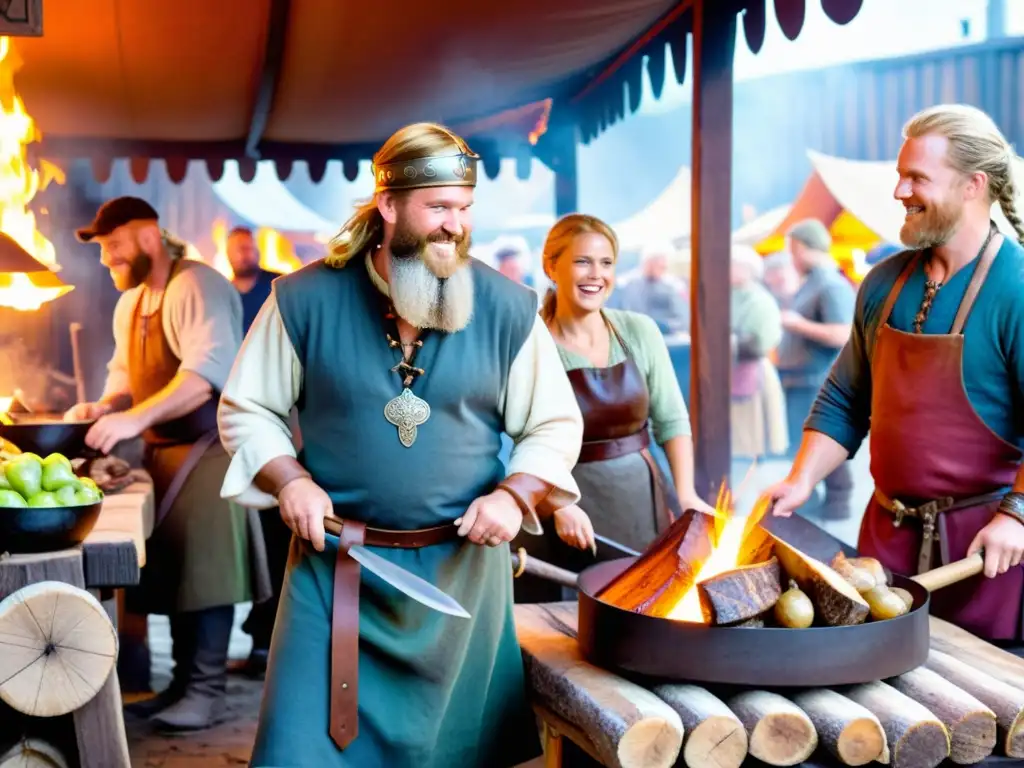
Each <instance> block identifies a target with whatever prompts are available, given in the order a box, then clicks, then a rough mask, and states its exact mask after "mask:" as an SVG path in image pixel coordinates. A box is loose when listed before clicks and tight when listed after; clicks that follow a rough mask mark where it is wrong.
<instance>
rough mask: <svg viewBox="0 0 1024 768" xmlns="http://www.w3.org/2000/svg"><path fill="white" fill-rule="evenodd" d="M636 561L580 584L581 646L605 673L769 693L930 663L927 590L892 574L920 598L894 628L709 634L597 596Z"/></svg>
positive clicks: (605, 567)
mask: <svg viewBox="0 0 1024 768" xmlns="http://www.w3.org/2000/svg"><path fill="white" fill-rule="evenodd" d="M635 559H636V558H632V557H627V558H622V559H618V560H609V561H605V562H603V563H598V564H597V565H594V566H591V567H590V568H588V569H587V570H585V571H583V573H581V574H580V577H579V586H578V590H579V628H578V635H579V644H580V649H581V652H582V653H583V656H584V658H586V659H587V660H588V661H589V662H591V663H592V664H595V665H597V666H599V667H604V668H605V669H615V670H620V671H622V672H626V673H632V674H637V675H644V676H647V677H656V678H662V679H667V680H679V681H692V682H700V683H719V684H724V685H746V686H751V685H753V686H765V687H779V688H787V687H828V686H833V685H850V684H857V683H867V682H870V681H872V680H882V679H885V678H887V677H893V676H895V675H902V674H903V673H905V672H909V671H910V670H912V669H914V668H916V667H919V666H921V665H922V664H924V662H925V660H926V659H927V658H928V640H929V632H928V605H929V594H928V590H926V589H925V588H924V587H922V586H921V585H920V584H918V583H917V582H916V581H912V580H911V579H908V578H904V577H902V576H897V575H895V574H893V577H892V586H894V587H902V588H903V589H905V590H907V591H908V592H910V594H911V595H913V598H914V604H913V607H912V608H911V610H910V611H909V612H907V613H906V614H904V615H903V616H900V617H898V618H895V619H890V620H888V621H879V622H869V623H866V624H859V625H856V626H852V627H810V628H808V629H782V628H767V627H766V628H755V627H708V626H704V625H701V624H692V623H688V622H682V621H674V620H671V619H659V618H655V617H652V616H644V615H642V614H639V613H633V612H631V611H626V610H623V609H621V608H617V607H615V606H613V605H609V604H608V603H604V602H602V601H600V600H598V599H597V598H596V597H595V595H596V594H597V592H598V591H599V590H600V589H601V588H602V587H604V585H605V584H607V583H608V582H609V581H611V580H612V578H614V577H615V576H617V575H618V574H619V573H621V572H622V571H623V570H625V569H626V568H627V567H628V566H629V565H630V564H632V562H633V561H634V560H635Z"/></svg>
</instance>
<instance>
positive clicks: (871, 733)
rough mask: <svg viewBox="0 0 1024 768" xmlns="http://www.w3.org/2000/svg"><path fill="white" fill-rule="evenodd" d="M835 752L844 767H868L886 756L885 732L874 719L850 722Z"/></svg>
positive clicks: (857, 719) (839, 739)
mask: <svg viewBox="0 0 1024 768" xmlns="http://www.w3.org/2000/svg"><path fill="white" fill-rule="evenodd" d="M835 750H836V756H837V757H838V758H839V759H840V760H841V761H842V763H843V765H853V766H857V765H867V764H868V763H871V762H874V761H875V760H878V759H879V758H880V757H882V755H883V754H885V732H884V731H883V730H882V726H881V725H879V723H878V721H877V720H875V719H873V718H867V717H860V718H856V719H854V720H850V721H849V722H848V723H846V725H844V726H843V729H842V730H841V731H840V732H839V735H838V737H837V739H836V746H835Z"/></svg>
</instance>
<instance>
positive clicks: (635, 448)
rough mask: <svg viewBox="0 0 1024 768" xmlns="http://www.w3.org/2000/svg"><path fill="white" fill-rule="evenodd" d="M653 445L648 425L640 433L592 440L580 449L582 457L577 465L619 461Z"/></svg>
mask: <svg viewBox="0 0 1024 768" xmlns="http://www.w3.org/2000/svg"><path fill="white" fill-rule="evenodd" d="M650 444H651V433H650V432H649V431H648V430H647V425H646V424H645V425H644V428H643V429H641V430H640V431H639V432H634V433H633V434H632V435H626V436H625V437H613V438H612V439H611V440H590V441H586V442H584V443H583V445H582V447H581V448H580V457H579V459H577V460H576V463H577V464H586V463H589V462H591V461H606V460H608V459H617V458H618V457H619V456H625V455H626V454H629V453H639V452H640V451H642V450H643V449H644V448H647V447H648V446H649V445H650Z"/></svg>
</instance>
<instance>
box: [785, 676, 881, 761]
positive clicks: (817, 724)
mask: <svg viewBox="0 0 1024 768" xmlns="http://www.w3.org/2000/svg"><path fill="white" fill-rule="evenodd" d="M793 703H794V704H796V705H797V706H798V707H800V709H802V710H803V711H804V712H806V713H807V716H808V717H809V718H811V722H812V723H814V729H815V730H816V731H817V732H818V740H819V741H820V742H821V744H822V745H823V746H824V747H825V748H826V749H827V750H828V751H829V752H831V753H832V754H833V755H834V756H835V757H836V759H838V760H839V761H840V762H841V763H843V765H866V764H867V763H870V762H874V761H876V760H877V761H879V762H885V760H884V759H883V758H884V757H885V756H886V751H887V749H886V743H885V731H884V730H883V729H882V724H881V723H880V722H879V721H878V718H877V717H875V715H874V714H873V713H872V712H871V711H869V710H868V709H866V708H865V707H862V706H861V705H860V704H857V703H856V702H854V701H851V700H850V699H848V698H846V697H845V696H843V695H841V694H838V693H836V692H835V691H830V690H828V689H827V688H821V689H814V690H809V691H803V692H801V693H798V694H796V695H794V696H793Z"/></svg>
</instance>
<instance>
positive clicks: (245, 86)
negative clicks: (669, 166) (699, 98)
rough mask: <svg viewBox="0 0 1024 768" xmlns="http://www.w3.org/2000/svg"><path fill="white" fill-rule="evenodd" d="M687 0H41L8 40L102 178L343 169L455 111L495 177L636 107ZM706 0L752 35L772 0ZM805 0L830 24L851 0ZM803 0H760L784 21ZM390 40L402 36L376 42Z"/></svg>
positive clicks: (660, 69) (681, 28)
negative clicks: (30, 34)
mask: <svg viewBox="0 0 1024 768" xmlns="http://www.w3.org/2000/svg"><path fill="white" fill-rule="evenodd" d="M698 1H700V0H684V1H683V2H679V1H678V0H560V2H559V3H557V4H552V3H550V2H548V1H547V0H521V2H519V3H501V4H490V5H483V6H481V5H480V4H479V3H476V2H473V0H446V2H445V9H444V10H445V13H438V12H437V8H436V6H424V5H423V4H422V3H417V2H414V1H413V0H395V2H393V3H392V7H391V8H390V10H389V13H388V14H386V15H385V14H380V13H379V12H378V11H374V8H373V7H372V6H371V5H368V4H356V3H334V4H324V3H319V4H317V3H298V2H289V0H221V2H219V3H216V4H211V3H209V2H207V0H174V1H173V2H172V1H171V0H95V2H91V3H82V2H80V0H47V2H46V8H45V25H44V34H43V36H42V37H37V38H19V39H18V40H17V42H16V49H17V52H18V54H19V55H20V57H21V58H22V60H23V62H24V66H23V67H22V69H21V71H20V72H19V73H18V75H17V80H16V83H17V86H18V90H19V92H20V93H21V95H22V97H23V100H24V102H25V105H26V108H27V110H28V112H29V114H31V115H32V116H33V118H34V119H35V120H36V122H37V124H38V126H39V128H40V130H41V132H42V134H43V140H42V142H41V145H40V146H38V147H36V153H37V154H38V155H41V156H44V157H48V158H51V159H55V160H58V161H60V160H64V161H67V160H78V159H86V160H90V161H91V162H92V167H93V171H94V173H95V174H96V176H97V178H98V179H100V180H103V179H105V178H107V177H108V176H109V173H110V166H111V163H112V161H113V160H114V159H117V158H130V160H131V168H132V174H133V176H134V177H135V178H136V179H137V180H140V181H141V180H144V179H145V178H146V177H147V175H148V173H149V163H150V161H151V160H162V161H163V162H165V163H166V166H167V173H168V176H169V177H170V178H171V179H172V180H175V181H180V180H181V179H183V178H184V176H185V172H186V168H187V167H188V164H189V162H190V161H192V160H202V161H204V162H205V163H206V166H207V169H208V172H209V174H210V177H211V178H212V179H214V180H217V179H219V178H221V176H222V175H223V172H224V163H225V162H227V161H231V160H234V161H238V163H239V171H240V175H241V177H242V178H243V179H245V180H251V179H252V178H254V176H255V171H256V162H257V161H258V160H261V159H262V160H271V161H273V162H274V164H275V168H276V172H277V174H278V176H279V177H280V178H281V179H282V180H284V179H287V178H288V176H289V174H290V173H291V170H292V167H293V164H294V163H295V162H297V161H300V162H306V163H308V165H309V173H310V177H311V178H313V179H314V180H316V179H322V178H323V176H324V173H325V172H326V169H327V163H328V161H330V160H339V161H341V165H342V168H343V173H344V174H345V176H346V178H349V179H354V178H355V177H356V175H357V174H358V164H359V162H360V161H362V160H367V159H369V158H370V157H371V156H372V154H373V152H374V151H376V149H377V148H378V147H379V145H380V143H381V141H383V139H384V138H386V137H387V136H388V135H389V134H390V133H391V132H392V131H393V130H394V129H395V128H397V127H398V126H399V125H402V124H403V123H406V122H410V121H414V120H439V121H442V122H447V123H448V124H450V125H452V127H453V128H454V129H455V130H457V131H459V132H460V133H462V134H463V135H464V136H466V137H467V139H468V140H469V141H470V143H471V144H472V146H473V147H474V149H476V151H478V152H479V153H480V154H481V155H482V157H483V165H484V171H485V173H487V174H488V176H490V177H491V178H494V176H496V175H497V174H498V173H499V169H500V161H501V159H502V158H503V157H514V158H516V159H517V163H516V168H517V173H518V174H519V175H520V176H521V177H523V178H525V176H526V175H528V173H529V166H530V163H529V159H530V157H531V155H534V154H535V155H536V156H537V157H539V158H541V159H542V160H544V159H545V156H546V154H547V153H548V151H547V150H545V149H544V147H543V145H544V144H545V143H546V140H547V141H550V136H545V132H546V131H548V127H549V123H550V124H551V125H552V126H554V125H555V124H557V125H560V126H566V127H568V126H570V125H571V126H574V127H576V128H578V132H576V131H573V132H572V135H577V136H578V137H579V138H581V139H582V140H584V141H589V140H590V139H592V138H594V137H596V136H597V135H599V134H600V133H601V132H602V131H603V130H605V129H606V128H608V127H609V126H610V125H613V124H615V123H616V122H617V121H618V120H620V119H622V118H623V117H625V115H626V113H627V111H629V112H636V111H637V110H638V109H639V107H640V99H641V93H642V89H641V84H642V78H643V76H644V70H645V68H646V69H647V71H648V74H649V76H650V78H651V83H652V86H653V87H652V91H653V93H654V95H655V97H656V98H657V97H660V95H661V93H660V92H661V88H662V84H663V82H664V75H665V72H666V67H667V56H666V48H667V47H670V48H671V50H672V59H673V62H674V65H675V70H676V73H675V74H676V79H677V80H678V81H680V82H682V81H683V79H684V78H685V69H686V45H687V39H688V37H689V36H690V34H691V26H692V13H693V8H694V4H695V2H698ZM714 1H715V2H719V3H722V4H723V5H725V4H730V3H731V4H732V5H733V6H734V7H735V12H736V13H742V14H743V18H742V23H743V28H744V33H745V36H746V39H747V42H748V45H749V46H750V48H751V50H753V51H755V52H757V51H758V50H760V47H761V45H762V44H763V41H764V29H765V19H766V15H767V13H768V9H767V0H714ZM811 1H814V0H811ZM817 1H818V2H820V3H821V5H822V8H823V9H824V11H825V13H826V14H828V16H829V17H830V18H831V19H832V20H833V21H835V22H837V23H840V24H845V23H847V22H848V21H850V20H851V19H852V18H853V17H854V16H856V14H857V12H858V11H859V10H860V7H861V2H862V0H817ZM806 2H807V0H772V5H773V8H774V13H775V14H776V17H777V18H778V20H779V24H780V26H781V27H782V29H783V30H784V32H785V34H786V35H787V36H788V37H790V38H791V39H793V38H795V37H796V36H797V35H798V34H799V33H800V31H801V29H802V26H803V20H804V17H805V12H806ZM243 3H244V5H243ZM115 11H116V12H115ZM452 18H457V19H460V23H459V24H455V25H453V24H451V23H450V19H452ZM353 29H358V30H360V33H359V34H358V35H355V34H352V33H350V32H349V30H353ZM570 39H571V40H572V41H573V44H572V45H565V41H566V40H570ZM384 40H391V41H399V40H400V41H401V44H400V45H392V46H388V51H389V53H388V54H387V55H386V56H382V55H381V54H380V42H381V41H384ZM439 41H443V44H441V43H439ZM552 105H554V107H552ZM466 115H482V116H483V117H478V118H471V119H469V118H466V117H465V116H466ZM558 133H559V135H560V136H562V137H564V136H565V132H564V131H562V132H558Z"/></svg>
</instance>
